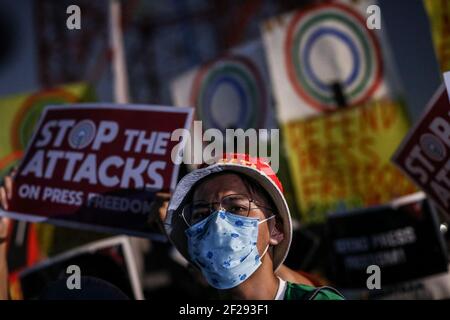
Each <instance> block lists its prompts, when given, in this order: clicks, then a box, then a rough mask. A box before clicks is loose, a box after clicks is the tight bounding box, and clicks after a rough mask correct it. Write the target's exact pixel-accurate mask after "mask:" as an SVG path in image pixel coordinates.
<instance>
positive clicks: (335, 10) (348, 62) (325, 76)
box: [284, 4, 383, 111]
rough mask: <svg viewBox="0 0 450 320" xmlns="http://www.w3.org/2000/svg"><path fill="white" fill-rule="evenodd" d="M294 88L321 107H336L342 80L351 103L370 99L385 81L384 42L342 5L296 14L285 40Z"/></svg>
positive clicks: (344, 91) (305, 99) (286, 64)
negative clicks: (335, 90)
mask: <svg viewBox="0 0 450 320" xmlns="http://www.w3.org/2000/svg"><path fill="white" fill-rule="evenodd" d="M284 54H285V57H284V60H285V67H286V70H287V74H288V78H289V81H290V83H291V85H292V86H293V88H294V90H295V92H296V93H297V94H298V95H299V96H300V97H301V98H302V99H303V100H304V101H306V102H307V103H308V104H309V105H310V106H311V107H312V108H315V109H316V110H318V111H332V110H334V109H336V102H335V100H334V95H333V90H332V85H333V84H335V83H339V84H340V86H341V88H342V91H343V94H344V96H345V97H346V100H347V103H348V105H349V106H353V105H358V104H361V103H364V102H365V101H367V100H368V99H369V98H370V97H371V96H372V95H373V94H374V92H375V91H376V90H377V88H378V87H379V85H380V83H381V79H382V73H383V65H382V58H381V50H380V45H379V43H378V39H377V38H376V36H375V34H374V33H373V31H372V30H369V29H367V27H366V22H365V19H364V17H363V16H362V15H361V14H359V13H358V12H356V11H355V10H353V9H352V8H350V7H348V6H346V5H342V4H323V5H317V6H313V7H311V8H310V9H308V10H303V11H300V12H298V13H297V14H295V15H294V17H293V18H292V21H291V22H290V24H289V26H288V30H287V35H286V39H285V43H284Z"/></svg>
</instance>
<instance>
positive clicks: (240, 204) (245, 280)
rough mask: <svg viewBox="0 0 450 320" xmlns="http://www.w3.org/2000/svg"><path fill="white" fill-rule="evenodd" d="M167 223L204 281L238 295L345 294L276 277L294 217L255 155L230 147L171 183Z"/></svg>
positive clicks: (298, 296) (306, 296)
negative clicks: (213, 160)
mask: <svg viewBox="0 0 450 320" xmlns="http://www.w3.org/2000/svg"><path fill="white" fill-rule="evenodd" d="M165 228H166V231H167V234H168V237H169V239H170V240H171V241H172V242H173V243H174V245H175V246H176V247H177V249H178V250H179V251H180V252H181V254H183V256H184V257H185V258H186V259H188V260H189V261H190V262H191V263H193V264H195V265H196V266H197V267H198V268H199V269H200V270H201V271H202V273H203V275H204V277H205V278H206V280H207V281H208V283H209V284H210V285H211V286H213V287H214V288H216V289H221V290H226V291H227V292H229V293H230V295H231V296H232V297H233V298H237V299H265V300H269V299H277V300H282V299H286V300H291V299H292V300H297V299H317V300H328V299H337V300H340V299H343V297H342V296H341V295H340V294H339V293H338V292H337V291H336V290H334V289H333V288H329V287H326V288H319V289H318V290H317V289H316V288H314V287H312V286H308V285H301V284H294V283H292V282H289V281H285V280H282V279H281V278H280V277H279V276H277V275H276V271H277V270H278V268H279V267H280V266H281V265H282V263H283V261H284V259H285V258H286V256H287V253H288V251H289V246H290V243H291V238H292V223H291V217H290V213H289V208H288V206H287V204H286V201H285V198H284V196H283V188H282V185H281V183H280V181H279V180H278V178H277V177H276V175H275V173H274V172H273V171H272V169H271V167H270V166H269V165H268V164H267V163H266V162H264V161H263V160H261V159H258V158H253V157H250V156H248V155H240V154H231V155H226V156H225V157H224V158H223V159H220V160H219V161H218V162H217V163H216V164H213V165H210V166H209V167H206V168H202V169H198V170H194V171H193V172H191V173H189V174H188V175H186V176H185V177H184V178H183V179H182V180H181V181H180V182H179V183H178V185H177V187H176V189H175V191H174V193H173V195H172V198H171V200H170V203H169V208H168V212H167V217H166V221H165Z"/></svg>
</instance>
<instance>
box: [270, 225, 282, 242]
mask: <svg viewBox="0 0 450 320" xmlns="http://www.w3.org/2000/svg"><path fill="white" fill-rule="evenodd" d="M283 239H284V233H283V231H280V226H279V225H278V224H276V225H275V227H274V228H273V230H272V232H271V234H270V240H269V244H271V245H272V246H276V245H277V244H279V243H280V242H281V241H283Z"/></svg>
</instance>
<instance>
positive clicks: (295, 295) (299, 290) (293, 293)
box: [284, 282, 344, 300]
mask: <svg viewBox="0 0 450 320" xmlns="http://www.w3.org/2000/svg"><path fill="white" fill-rule="evenodd" d="M318 289H319V288H316V287H312V286H307V285H304V284H296V283H291V282H287V286H286V291H285V293H284V300H344V297H343V296H342V295H340V294H339V293H338V292H335V291H334V290H333V288H330V287H323V288H322V289H320V290H318ZM317 290H318V292H316V291H317ZM312 296H314V297H313V298H312V299H311V297H312Z"/></svg>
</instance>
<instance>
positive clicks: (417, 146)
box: [392, 86, 450, 214]
mask: <svg viewBox="0 0 450 320" xmlns="http://www.w3.org/2000/svg"><path fill="white" fill-rule="evenodd" d="M392 160H393V162H394V163H395V164H396V165H397V166H398V167H399V168H400V169H401V170H402V171H403V172H405V173H406V174H407V175H408V176H409V177H410V178H411V179H412V180H413V181H414V182H415V183H416V184H417V185H418V186H419V187H420V188H421V189H423V190H424V191H425V192H426V193H427V194H428V195H429V197H430V198H431V199H432V200H434V202H435V203H436V204H437V205H438V206H439V207H440V208H441V209H442V210H444V211H445V212H446V213H447V214H450V102H449V94H448V92H447V91H446V90H445V87H444V86H441V87H440V88H439V90H438V91H437V92H436V94H435V95H434V96H433V98H432V99H431V101H430V102H429V104H428V106H427V108H426V111H425V114H424V115H423V116H422V117H421V119H420V120H419V122H418V123H417V124H416V125H415V127H414V128H413V129H411V131H410V133H409V134H408V135H407V137H406V138H405V139H404V141H403V142H402V144H401V146H400V147H399V149H398V150H397V152H396V153H395V155H394V156H393V159H392Z"/></svg>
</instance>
